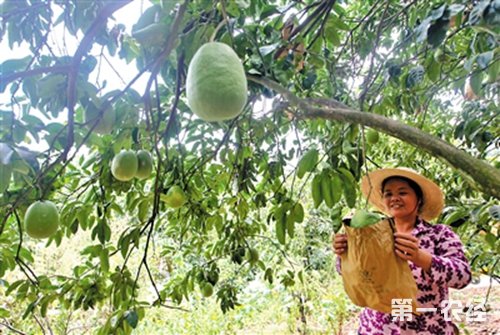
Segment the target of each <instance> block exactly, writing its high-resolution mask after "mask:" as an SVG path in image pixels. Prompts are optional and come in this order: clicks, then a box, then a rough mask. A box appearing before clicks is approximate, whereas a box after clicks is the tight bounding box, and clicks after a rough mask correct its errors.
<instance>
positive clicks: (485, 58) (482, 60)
mask: <svg viewBox="0 0 500 335" xmlns="http://www.w3.org/2000/svg"><path fill="white" fill-rule="evenodd" d="M493 55H494V53H493V51H488V52H483V53H482V54H479V55H477V57H476V62H477V65H479V68H480V69H481V70H484V69H486V68H487V67H488V65H489V64H490V62H491V60H492V59H493Z"/></svg>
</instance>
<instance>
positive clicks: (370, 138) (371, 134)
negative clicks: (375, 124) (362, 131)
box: [366, 129, 380, 144]
mask: <svg viewBox="0 0 500 335" xmlns="http://www.w3.org/2000/svg"><path fill="white" fill-rule="evenodd" d="M379 139H380V136H379V134H378V132H377V131H375V130H373V129H370V130H368V131H367V132H366V142H368V143H369V144H377V143H378V140H379Z"/></svg>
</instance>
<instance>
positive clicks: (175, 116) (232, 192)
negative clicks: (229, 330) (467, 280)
mask: <svg viewBox="0 0 500 335" xmlns="http://www.w3.org/2000/svg"><path fill="white" fill-rule="evenodd" d="M132 5H133V3H132V1H127V0H123V1H121V0H113V1H104V0H103V1H73V0H72V1H31V0H6V1H3V2H2V3H1V4H0V6H1V7H0V18H1V19H0V41H1V43H2V50H10V51H7V52H3V53H2V56H1V57H2V62H1V64H0V92H1V97H2V100H1V102H0V103H1V104H0V126H1V127H0V169H2V170H1V171H0V176H1V179H0V190H1V191H2V193H1V195H0V245H1V250H2V252H1V253H0V281H1V282H2V284H3V285H4V286H5V288H6V294H7V295H15V297H16V299H17V300H18V301H19V302H20V303H21V302H22V303H23V304H25V305H26V313H25V316H29V315H34V314H35V313H40V314H41V315H44V314H46V313H47V310H50V308H52V307H53V306H54V305H55V304H56V302H57V303H58V304H60V305H61V306H65V307H66V308H68V309H88V308H95V307H96V306H98V305H99V304H104V303H107V304H109V305H110V306H111V308H112V311H113V313H112V314H111V316H110V319H109V321H108V322H107V323H105V324H103V325H102V328H101V332H102V333H103V334H105V333H106V334H107V333H109V332H112V331H118V329H120V331H124V332H129V331H130V330H131V329H132V328H135V327H136V326H137V323H138V321H139V320H140V318H142V316H143V314H144V310H145V308H146V307H149V306H165V305H176V304H181V303H182V301H183V300H185V299H188V298H189V296H190V295H191V294H192V293H193V292H195V290H196V287H197V286H198V287H209V285H210V287H213V292H214V295H215V296H216V297H217V301H219V303H220V306H221V308H222V310H223V311H227V310H228V309H231V308H234V306H235V305H236V304H237V303H238V298H237V296H238V295H237V290H236V288H235V287H233V286H232V285H231V281H229V280H225V279H224V278H219V269H218V263H219V262H221V260H224V259H227V260H229V261H232V262H234V263H237V264H241V266H242V267H246V268H247V269H252V270H255V271H259V273H261V275H262V276H263V277H264V278H265V279H266V280H269V281H273V278H275V279H279V280H280V281H281V282H282V283H283V284H284V285H292V284H293V282H294V281H295V280H299V277H300V278H302V276H301V275H299V272H300V271H299V270H296V269H290V268H287V267H286V261H285V260H284V259H286V254H287V253H293V252H294V251H293V250H290V248H288V246H289V245H290V241H291V240H293V238H294V231H295V229H296V228H297V227H298V226H300V225H305V224H307V222H308V217H311V216H312V215H319V214H318V213H320V214H321V213H323V214H324V215H328V219H329V220H331V221H332V230H334V231H336V230H338V229H339V227H340V219H341V217H342V215H344V214H345V213H346V212H347V211H349V210H350V209H351V208H355V207H357V208H361V207H365V203H364V201H363V200H362V199H361V197H360V194H359V192H358V181H359V179H360V178H361V177H362V176H363V174H364V173H366V172H367V171H369V170H371V169H374V168H377V167H380V166H406V167H411V168H414V169H416V170H418V171H420V172H422V173H424V174H425V175H427V176H429V177H430V178H432V179H435V180H436V181H438V182H439V184H440V185H441V186H442V188H443V190H444V192H445V194H446V203H447V207H446V208H445V211H444V212H443V214H442V216H441V217H440V218H439V221H440V222H444V223H445V224H449V225H451V226H452V227H454V229H456V230H457V232H458V233H459V234H460V235H461V236H462V238H463V240H464V242H465V245H466V247H467V248H468V253H469V255H470V256H471V262H472V266H473V268H474V270H475V271H478V272H484V273H488V274H490V275H493V276H494V277H495V278H498V270H496V266H497V261H495V259H497V260H498V250H499V247H500V244H499V242H498V240H499V239H498V218H497V219H495V218H494V216H493V215H491V214H490V212H491V211H489V209H490V208H491V207H492V206H493V205H495V204H497V203H498V199H500V171H499V167H500V162H499V160H498V155H499V149H500V148H499V145H500V143H499V142H498V139H499V138H500V129H499V122H498V120H499V113H500V108H499V104H498V101H499V95H498V88H499V79H500V77H499V74H500V53H499V50H500V49H499V42H498V41H499V34H500V29H499V27H500V24H499V22H500V5H499V3H498V1H495V0H481V1H458V0H454V1H436V0H430V1H392V0H386V1H350V2H346V1H336V0H317V1H309V0H308V1H264V0H237V1H224V0H221V1H208V0H192V1H159V0H155V1H151V3H144V4H143V5H144V6H142V7H141V15H140V16H138V19H137V21H136V22H129V21H127V20H125V19H124V20H123V22H122V21H120V20H118V19H116V17H117V15H118V13H119V12H120V11H123V10H126V9H127V8H128V7H130V6H132ZM210 41H217V42H221V43H225V44H227V45H228V46H230V47H231V48H232V49H233V50H234V52H235V53H236V55H237V56H238V57H239V58H240V60H241V62H242V64H243V68H244V71H245V75H246V77H247V80H248V82H247V83H248V97H247V104H246V106H245V108H244V110H243V112H242V113H241V114H239V115H238V116H237V117H236V118H234V119H232V120H228V121H224V122H206V121H203V120H201V119H199V118H198V117H197V116H195V115H194V114H193V112H192V111H191V109H190V108H189V106H188V104H187V99H186V77H187V69H188V66H189V64H190V61H191V59H192V58H193V56H194V54H195V53H196V51H197V50H198V49H199V48H200V47H201V46H202V45H203V44H205V43H207V42H210ZM119 64H121V65H119ZM104 69H107V72H106V73H108V74H109V75H106V76H103V75H102V73H103V71H104ZM124 69H125V70H124ZM125 72H127V74H129V73H130V72H133V75H132V76H130V79H127V80H124V76H125ZM213 76H217V73H213ZM141 80H142V85H139V84H138V83H139V82H140V81H141ZM224 86H226V85H224ZM228 86H229V85H228ZM224 89H228V88H227V87H225V88H224ZM368 130H370V131H376V132H378V135H379V137H378V139H377V141H374V140H373V138H371V139H370V141H367V140H366V139H365V132H367V131H368ZM372 136H376V135H371V136H370V137H372ZM122 150H133V151H139V150H146V151H148V152H150V153H151V154H152V158H153V164H154V166H153V173H152V176H151V177H150V178H145V179H140V178H133V179H131V180H129V181H125V182H123V181H119V180H117V179H115V178H113V176H112V173H111V169H112V161H113V158H114V157H115V156H116V155H117V154H119V153H120V151H122ZM174 186H178V187H180V188H181V190H182V191H183V192H184V193H185V195H186V197H187V202H186V203H185V204H183V205H182V206H181V207H180V208H171V207H169V206H167V204H165V203H164V202H162V201H161V199H162V197H165V196H166V195H167V192H168V190H169V189H171V188H172V187H174ZM309 199H310V200H309ZM39 200H50V201H52V202H54V203H55V204H57V207H58V208H59V211H60V227H59V230H58V231H57V232H56V233H55V234H54V235H53V236H52V237H50V238H49V240H48V242H47V243H48V244H56V245H57V244H60V243H61V241H62V240H63V239H67V238H73V237H75V236H78V235H79V234H83V233H86V232H87V233H90V236H91V239H92V243H91V244H90V245H88V246H87V247H86V248H85V250H84V251H83V252H82V254H83V256H84V257H85V258H86V261H85V262H82V264H80V265H78V266H77V267H75V269H74V271H73V273H74V275H73V276H72V277H68V276H57V274H54V276H45V275H44V276H40V275H37V273H35V271H33V269H32V264H33V262H35V260H36V257H35V258H33V256H34V255H33V252H32V250H31V249H30V247H29V242H30V240H29V237H27V236H26V234H25V232H24V231H23V222H22V218H23V214H24V212H25V211H26V209H27V208H28V207H29V206H30V204H32V203H34V202H36V201H39ZM304 214H305V215H304ZM120 218H126V219H127V222H128V227H127V228H126V229H125V230H122V231H117V230H116V229H114V228H113V225H112V222H113V220H118V219H120ZM155 238H158V239H161V241H162V243H161V245H160V247H161V248H164V255H165V257H170V256H171V255H173V254H178V255H183V257H185V259H186V262H187V263H188V264H189V270H187V271H184V272H176V271H175V269H172V273H169V274H168V276H167V277H168V280H165V282H163V283H162V285H161V286H160V285H158V279H157V278H156V277H155V274H154V271H153V270H152V269H151V267H150V266H149V263H148V255H149V253H150V246H151V243H152V241H153V240H154V239H155ZM27 243H28V244H27ZM262 245H266V248H269V249H273V248H274V249H275V250H278V251H279V252H278V253H274V255H275V256H274V257H273V258H270V257H265V255H263V254H262V253H260V256H258V257H254V256H252V255H259V253H257V250H258V249H259V248H258V246H262ZM134 254H135V255H137V254H139V255H141V256H140V258H141V260H142V261H141V262H140V263H139V265H138V266H137V267H135V268H131V267H130V266H129V264H128V260H129V257H130V255H134ZM246 254H248V255H250V261H248V260H245V255H246ZM493 256H496V258H495V257H493ZM110 260H112V261H113V262H115V263H116V262H117V263H119V264H120V266H117V267H116V268H112V267H110V265H109V264H110ZM277 264H280V266H277ZM15 270H21V271H22V273H23V274H24V278H23V279H20V280H17V281H15V282H12V281H8V280H6V279H5V280H4V279H2V278H6V276H8V274H9V273H10V272H12V271H15ZM141 273H147V275H148V278H149V279H150V285H151V287H152V288H153V290H154V291H155V299H153V300H152V301H141V300H139V299H138V298H137V290H138V285H137V280H138V278H139V275H140V274H141ZM207 283H208V284H207ZM205 291H206V292H205V293H206V294H207V295H208V291H209V290H208V289H207V290H205ZM210 294H211V292H210ZM2 313H3V314H5V315H8V311H6V310H4V309H0V314H2ZM111 320H114V321H113V322H112V321H111Z"/></svg>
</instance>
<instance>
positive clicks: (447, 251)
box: [423, 225, 472, 289]
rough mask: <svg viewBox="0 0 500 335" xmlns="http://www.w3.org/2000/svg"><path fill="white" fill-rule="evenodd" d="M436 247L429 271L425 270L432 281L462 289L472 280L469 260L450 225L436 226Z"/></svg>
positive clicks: (425, 273) (425, 274)
mask: <svg viewBox="0 0 500 335" xmlns="http://www.w3.org/2000/svg"><path fill="white" fill-rule="evenodd" d="M436 229H438V232H436V247H435V249H434V254H433V255H432V263H431V267H430V269H429V271H428V272H425V271H424V272H423V273H424V277H426V276H428V277H429V280H430V281H431V282H437V283H440V284H441V285H446V286H448V287H451V288H455V289H460V288H463V287H465V286H467V285H468V284H469V283H470V282H471V280H472V276H471V270H470V265H469V261H468V260H467V258H466V257H465V254H464V251H463V245H462V242H461V241H460V238H459V237H458V235H457V234H455V233H454V232H453V231H452V230H451V229H450V228H449V227H448V226H445V225H438V226H436Z"/></svg>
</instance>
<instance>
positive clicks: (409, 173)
mask: <svg viewBox="0 0 500 335" xmlns="http://www.w3.org/2000/svg"><path fill="white" fill-rule="evenodd" d="M396 176H401V177H406V178H408V179H411V180H413V181H414V182H415V183H417V184H418V186H420V188H421V189H422V194H423V198H424V199H423V202H424V204H423V206H422V208H421V211H420V213H419V216H420V217H421V218H422V219H424V220H425V221H431V220H432V219H434V218H436V217H438V216H439V214H441V211H442V210H443V207H444V197H443V192H442V191H441V189H440V188H439V186H437V185H436V184H435V183H434V182H432V181H431V180H429V179H427V178H425V177H424V176H422V175H420V174H419V173H417V172H416V171H414V170H412V169H409V168H405V167H399V168H388V169H380V170H375V171H373V172H371V173H369V174H368V175H366V176H364V177H363V179H362V180H361V192H363V195H364V196H365V198H368V194H369V195H370V198H369V199H368V202H370V203H371V204H372V205H373V206H375V207H377V208H378V209H379V210H381V211H382V212H384V213H386V209H385V206H384V201H383V196H382V182H383V181H384V180H385V179H386V178H389V177H396ZM370 184H371V187H370ZM370 189H371V192H370ZM386 214H387V213H386Z"/></svg>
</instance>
